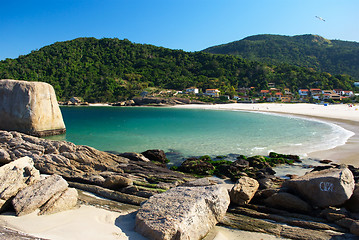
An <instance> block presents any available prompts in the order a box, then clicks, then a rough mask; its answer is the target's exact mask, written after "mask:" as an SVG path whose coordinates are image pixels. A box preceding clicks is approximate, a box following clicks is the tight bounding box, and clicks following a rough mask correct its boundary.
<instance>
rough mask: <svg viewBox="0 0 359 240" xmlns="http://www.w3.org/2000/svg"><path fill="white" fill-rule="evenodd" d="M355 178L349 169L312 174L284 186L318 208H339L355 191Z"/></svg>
mask: <svg viewBox="0 0 359 240" xmlns="http://www.w3.org/2000/svg"><path fill="white" fill-rule="evenodd" d="M354 184H355V183H354V177H353V174H352V172H351V171H350V170H349V169H348V168H347V167H340V168H330V169H325V170H322V171H314V172H310V173H308V174H306V175H304V176H302V177H298V178H295V179H291V180H288V181H286V182H285V183H284V184H283V187H288V188H289V189H292V190H293V191H295V192H297V193H298V194H299V195H300V196H302V197H303V198H305V199H307V200H308V201H310V202H311V203H312V204H313V205H315V206H318V207H328V206H337V205H341V204H343V203H344V202H345V201H347V200H348V199H349V198H350V197H351V195H352V194H353V191H354Z"/></svg>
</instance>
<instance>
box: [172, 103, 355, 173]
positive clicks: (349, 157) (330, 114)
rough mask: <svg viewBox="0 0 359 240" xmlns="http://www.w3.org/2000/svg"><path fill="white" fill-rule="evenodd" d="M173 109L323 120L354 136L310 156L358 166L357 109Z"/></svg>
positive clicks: (221, 106)
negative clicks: (235, 112) (243, 112)
mask: <svg viewBox="0 0 359 240" xmlns="http://www.w3.org/2000/svg"><path fill="white" fill-rule="evenodd" d="M172 107H173V108H186V109H205V110H206V109H207V110H227V111H248V112H259V113H274V114H283V115H291V116H296V117H304V118H306V119H309V120H320V121H323V122H325V123H329V124H335V125H337V126H339V127H342V128H344V129H345V130H348V131H351V132H353V133H354V135H353V136H351V137H350V138H349V139H348V140H347V141H346V142H345V144H344V145H339V146H336V147H334V148H331V149H327V150H319V151H314V152H309V153H308V154H307V155H308V157H309V158H313V159H329V160H332V161H334V162H336V163H339V164H348V165H353V166H355V167H358V166H359V161H358V159H357V156H356V155H357V152H358V149H359V129H358V126H359V109H358V107H357V106H353V107H349V106H348V105H345V104H339V105H328V106H324V105H317V104H306V103H296V104H280V103H255V104H245V103H233V104H216V105H196V104H191V105H176V106H172Z"/></svg>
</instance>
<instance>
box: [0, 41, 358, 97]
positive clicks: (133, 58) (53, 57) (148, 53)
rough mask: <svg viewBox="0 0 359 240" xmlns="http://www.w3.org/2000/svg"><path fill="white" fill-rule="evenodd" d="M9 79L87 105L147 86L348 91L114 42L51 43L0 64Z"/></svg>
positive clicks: (335, 79)
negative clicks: (40, 85)
mask: <svg viewBox="0 0 359 240" xmlns="http://www.w3.org/2000/svg"><path fill="white" fill-rule="evenodd" d="M4 78H13V79H22V80H29V81H43V82H48V83H50V84H52V85H53V86H54V88H55V91H56V94H57V96H58V97H59V99H60V100H66V99H69V98H70V97H72V96H79V97H83V98H84V100H86V101H89V102H95V101H101V102H106V101H111V102H113V101H118V100H123V99H128V98H131V97H133V96H134V95H137V94H139V93H140V92H141V91H143V90H144V89H146V88H147V87H159V88H166V89H177V90H183V89H184V88H187V87H191V86H196V87H198V88H202V89H206V88H219V89H220V91H221V92H222V93H227V94H232V95H233V94H235V92H234V90H235V89H237V88H238V87H251V86H254V87H256V89H262V88H266V87H267V83H268V82H274V83H276V84H277V86H278V87H289V88H291V89H292V91H297V89H298V88H299V87H321V88H343V89H351V88H352V87H353V82H354V80H353V79H352V78H351V77H350V76H347V75H337V76H334V75H330V74H327V73H322V72H318V71H315V70H313V69H308V68H301V67H295V66H292V65H288V64H281V65H278V66H273V65H267V64H262V63H259V62H254V61H248V60H244V59H241V58H238V57H235V56H226V55H214V54H209V53H204V52H194V53H192V52H184V51H181V50H171V49H167V48H163V47H156V46H153V45H147V44H135V43H132V42H130V41H129V40H119V39H117V38H114V39H110V38H103V39H96V38H78V39H74V40H71V41H65V42H57V43H54V44H52V45H49V46H46V47H43V48H41V49H39V50H37V51H33V52H31V53H30V54H28V55H25V56H20V57H19V58H16V59H6V60H4V61H0V79H4Z"/></svg>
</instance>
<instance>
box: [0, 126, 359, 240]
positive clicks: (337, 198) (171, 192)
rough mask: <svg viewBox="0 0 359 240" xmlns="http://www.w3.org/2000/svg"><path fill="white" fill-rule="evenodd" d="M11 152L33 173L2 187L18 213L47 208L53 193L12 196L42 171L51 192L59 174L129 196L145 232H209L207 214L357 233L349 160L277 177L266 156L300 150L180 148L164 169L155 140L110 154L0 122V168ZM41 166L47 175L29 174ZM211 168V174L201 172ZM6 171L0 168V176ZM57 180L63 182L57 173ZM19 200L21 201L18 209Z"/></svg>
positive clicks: (91, 188) (261, 225)
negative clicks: (232, 155) (222, 152)
mask: <svg viewBox="0 0 359 240" xmlns="http://www.w3.org/2000/svg"><path fill="white" fill-rule="evenodd" d="M21 159H25V160H21ZM29 159H30V160H29ZM18 161H25V162H26V161H30V162H29V164H30V165H29V166H32V165H31V164H32V163H33V168H30V167H23V168H21V169H24V170H22V171H23V172H26V173H27V174H25V175H24V176H34V177H33V179H34V180H26V179H25V180H23V181H22V182H26V183H31V182H32V183H33V184H29V185H32V186H33V188H32V189H33V190H31V188H29V189H28V190H26V191H25V190H20V191H17V192H20V193H21V194H20V195H19V194H18V193H17V195H18V196H17V195H16V194H15V193H14V194H8V196H9V198H8V199H11V201H12V202H13V203H16V202H19V203H21V204H20V205H19V206H18V207H17V205H15V204H14V205H13V209H14V211H15V212H16V213H17V214H18V215H26V214H28V213H29V212H31V211H33V209H37V208H40V210H39V212H42V211H43V209H48V207H45V205H46V203H50V202H54V201H49V199H50V198H51V197H50V198H47V200H44V199H42V200H41V201H38V202H39V204H38V206H39V207H34V208H33V207H32V204H29V203H28V202H27V201H24V200H21V199H23V198H24V197H25V196H31V195H32V194H31V193H33V192H39V191H37V190H34V189H37V186H40V185H41V186H46V184H45V183H44V182H41V181H45V180H46V181H48V182H49V183H50V185H51V186H53V184H52V183H53V182H59V183H60V184H59V186H62V187H59V188H53V187H50V188H48V190H46V191H47V192H51V194H50V195H51V196H56V197H55V198H54V199H60V198H59V197H60V196H61V195H64V191H65V192H66V189H71V188H67V183H68V185H69V186H70V187H72V188H75V189H77V192H78V191H80V190H84V191H85V192H92V193H95V194H97V195H98V196H103V197H105V198H107V199H112V200H115V202H119V203H124V204H129V205H130V206H133V207H132V208H133V209H134V210H133V211H135V210H136V209H137V208H138V207H136V206H139V205H141V204H142V205H141V207H140V208H139V210H138V212H137V213H136V218H135V219H136V220H134V222H133V223H132V224H133V228H134V229H136V231H137V232H139V233H141V234H142V235H143V236H145V237H147V238H149V239H201V238H203V237H206V235H207V237H209V235H210V234H209V235H208V233H210V232H211V231H212V230H213V227H214V226H215V225H216V224H219V225H221V226H224V227H230V228H235V229H238V230H245V231H255V232H260V233H266V234H271V235H276V236H280V237H285V238H290V239H357V238H358V236H359V208H358V207H357V206H359V202H358V201H359V191H358V189H359V188H358V187H357V186H359V185H358V184H359V183H358V179H359V170H358V169H357V168H355V167H353V166H345V165H338V164H334V163H331V162H330V161H324V163H325V165H324V166H318V167H315V166H313V167H314V169H313V170H312V171H311V172H310V173H308V174H306V175H304V176H290V177H291V179H281V178H278V177H275V176H274V173H275V171H274V170H273V168H272V167H273V166H276V165H277V164H293V162H295V161H296V162H300V161H301V160H300V159H299V158H298V157H297V156H293V155H281V154H276V153H272V154H270V156H267V157H265V156H252V157H245V156H239V157H238V158H237V160H236V161H234V162H228V161H224V160H219V161H213V160H212V159H210V158H208V156H204V157H202V158H190V159H187V160H186V161H184V163H183V164H182V165H181V166H180V167H178V168H177V169H175V170H177V171H172V170H170V169H167V167H166V161H167V160H166V156H165V154H164V153H163V151H161V150H149V151H146V152H143V153H142V154H139V153H123V154H119V155H116V154H111V153H107V152H102V151H98V150H96V149H94V148H91V147H88V146H79V145H75V144H72V143H69V142H65V141H52V140H45V139H41V138H37V137H32V136H29V135H26V134H23V133H18V132H14V131H10V132H9V131H0V162H1V164H2V165H3V166H2V167H1V168H11V169H13V168H14V167H11V164H15V163H16V162H18ZM16 169H19V168H18V167H17V168H16ZM31 169H32V170H31ZM36 171H39V173H38V174H37V173H36ZM6 172H8V171H6ZM20 172H21V171H20ZM33 172H34V173H33ZM30 173H33V174H30ZM41 174H46V175H49V176H48V177H46V178H44V177H43V178H42V179H41V178H38V177H36V176H40V175H41ZM212 175H216V176H218V177H220V178H212V177H211V178H209V177H210V176H212ZM7 178H8V177H7V176H5V177H3V178H2V179H3V180H2V183H4V182H5V180H6V179H7ZM30 179H32V178H30ZM61 179H64V180H61ZM65 180H66V181H67V183H66V184H65V183H62V181H65ZM66 181H65V182H66ZM40 182H41V183H40ZM231 182H232V183H231ZM26 185H28V184H26ZM25 187H26V186H25ZM3 189H8V188H6V187H5V188H3ZM19 189H26V188H24V186H22V187H19ZM45 189H46V188H45ZM56 189H58V190H56ZM59 189H61V191H60V190H59ZM2 192H3V193H4V191H2ZM65 195H67V194H65ZM32 197H33V198H34V199H38V197H36V196H32ZM30 198H31V197H30ZM79 198H80V200H79V201H77V202H78V203H79V202H81V203H82V204H92V205H97V206H100V207H104V203H103V202H101V201H99V200H97V201H95V202H97V203H93V201H85V200H84V197H83V196H82V197H81V196H80V197H79ZM1 199H4V201H5V202H6V201H7V199H5V198H1ZM72 199H73V198H72ZM76 199H77V198H76ZM60 201H61V200H60ZM64 202H68V201H64ZM55 205H56V204H55ZM105 205H107V204H105ZM24 206H26V207H29V208H30V210H31V211H30V210H29V211H28V210H26V209H25V210H24ZM71 207H74V205H73V204H72V205H70V206H69V208H71ZM115 208H116V207H115ZM67 209H68V208H67ZM20 210H22V211H23V213H21V211H20ZM50 213H51V211H50ZM123 239H125V238H123ZM207 239H208V238H207Z"/></svg>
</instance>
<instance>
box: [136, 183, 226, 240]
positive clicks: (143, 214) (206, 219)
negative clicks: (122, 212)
mask: <svg viewBox="0 0 359 240" xmlns="http://www.w3.org/2000/svg"><path fill="white" fill-rule="evenodd" d="M229 203H230V199H229V195H228V191H227V189H226V188H224V187H222V186H221V185H212V186H204V187H176V188H172V189H170V190H168V191H167V192H165V193H162V194H157V195H154V196H152V197H151V198H150V199H149V200H148V201H147V202H145V203H144V204H143V205H142V206H141V208H140V210H139V211H138V213H137V215H136V226H135V229H136V231H137V232H139V233H141V234H142V235H143V236H145V237H147V238H149V239H154V240H157V239H158V240H159V239H162V240H166V239H167V240H168V239H178V240H179V239H193V240H195V239H202V238H203V237H204V236H206V234H207V233H208V231H209V230H210V229H211V228H212V227H213V226H214V225H215V224H216V223H217V222H218V221H220V220H221V219H222V218H223V217H224V215H225V213H226V211H227V208H228V205H229Z"/></svg>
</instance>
